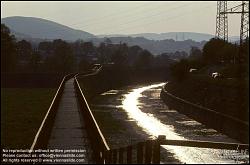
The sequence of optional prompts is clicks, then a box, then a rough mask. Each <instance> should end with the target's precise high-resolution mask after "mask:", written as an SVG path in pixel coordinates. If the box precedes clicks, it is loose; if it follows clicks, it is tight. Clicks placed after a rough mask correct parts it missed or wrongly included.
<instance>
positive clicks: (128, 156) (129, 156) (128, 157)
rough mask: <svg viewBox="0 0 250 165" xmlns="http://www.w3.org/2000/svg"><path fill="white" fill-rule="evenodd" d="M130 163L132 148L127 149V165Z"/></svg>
mask: <svg viewBox="0 0 250 165" xmlns="http://www.w3.org/2000/svg"><path fill="white" fill-rule="evenodd" d="M131 163H132V146H128V147H127V164H131Z"/></svg>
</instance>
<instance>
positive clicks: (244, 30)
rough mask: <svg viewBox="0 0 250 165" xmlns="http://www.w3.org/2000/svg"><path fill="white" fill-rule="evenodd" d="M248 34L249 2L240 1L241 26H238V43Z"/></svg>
mask: <svg viewBox="0 0 250 165" xmlns="http://www.w3.org/2000/svg"><path fill="white" fill-rule="evenodd" d="M248 36H249V2H248V1H242V10H241V27H240V45H242V44H243V42H244V40H245V39H247V38H248Z"/></svg>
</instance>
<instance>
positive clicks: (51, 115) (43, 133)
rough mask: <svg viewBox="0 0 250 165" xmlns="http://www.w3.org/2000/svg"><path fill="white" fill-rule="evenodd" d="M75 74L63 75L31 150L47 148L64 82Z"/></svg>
mask: <svg viewBox="0 0 250 165" xmlns="http://www.w3.org/2000/svg"><path fill="white" fill-rule="evenodd" d="M74 75H75V74H68V75H66V76H64V77H63V79H62V81H61V83H60V86H59V87H58V89H57V91H56V94H55V96H54V98H53V100H52V102H51V104H50V107H49V109H48V111H47V113H46V115H45V116H44V118H43V121H42V124H41V125H40V127H39V129H38V131H37V133H36V136H35V138H34V140H33V143H32V145H31V147H30V152H32V151H33V150H35V149H46V147H47V144H48V141H49V138H50V133H51V130H52V127H53V123H54V119H55V115H56V112H57V109H58V104H59V101H60V99H61V96H62V93H63V89H64V84H65V82H66V81H67V80H68V79H70V78H72V77H74Z"/></svg>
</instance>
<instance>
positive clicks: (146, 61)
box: [134, 50, 153, 69]
mask: <svg viewBox="0 0 250 165" xmlns="http://www.w3.org/2000/svg"><path fill="white" fill-rule="evenodd" d="M152 61H153V55H152V54H151V53H150V52H149V51H147V50H143V51H142V52H141V53H140V54H139V56H138V57H137V59H136V61H135V64H134V65H135V67H136V68H140V69H146V68H149V67H150V66H151V64H152Z"/></svg>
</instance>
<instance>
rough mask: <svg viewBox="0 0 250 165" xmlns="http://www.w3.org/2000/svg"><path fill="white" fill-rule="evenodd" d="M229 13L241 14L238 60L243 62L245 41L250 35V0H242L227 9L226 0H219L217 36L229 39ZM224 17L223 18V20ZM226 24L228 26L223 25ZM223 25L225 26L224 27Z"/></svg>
mask: <svg viewBox="0 0 250 165" xmlns="http://www.w3.org/2000/svg"><path fill="white" fill-rule="evenodd" d="M227 14H241V22H240V23H241V26H240V50H239V54H238V60H239V62H241V60H242V54H243V43H244V40H246V39H247V38H248V37H249V1H242V3H241V4H240V5H237V6H234V7H232V8H230V9H227V3H226V1H217V17H216V37H218V38H221V39H224V40H227V39H228V29H227V28H228V27H227V25H228V23H227ZM221 19H222V20H221ZM223 21H224V25H226V27H223V25H221V24H223ZM222 27H223V28H222Z"/></svg>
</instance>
